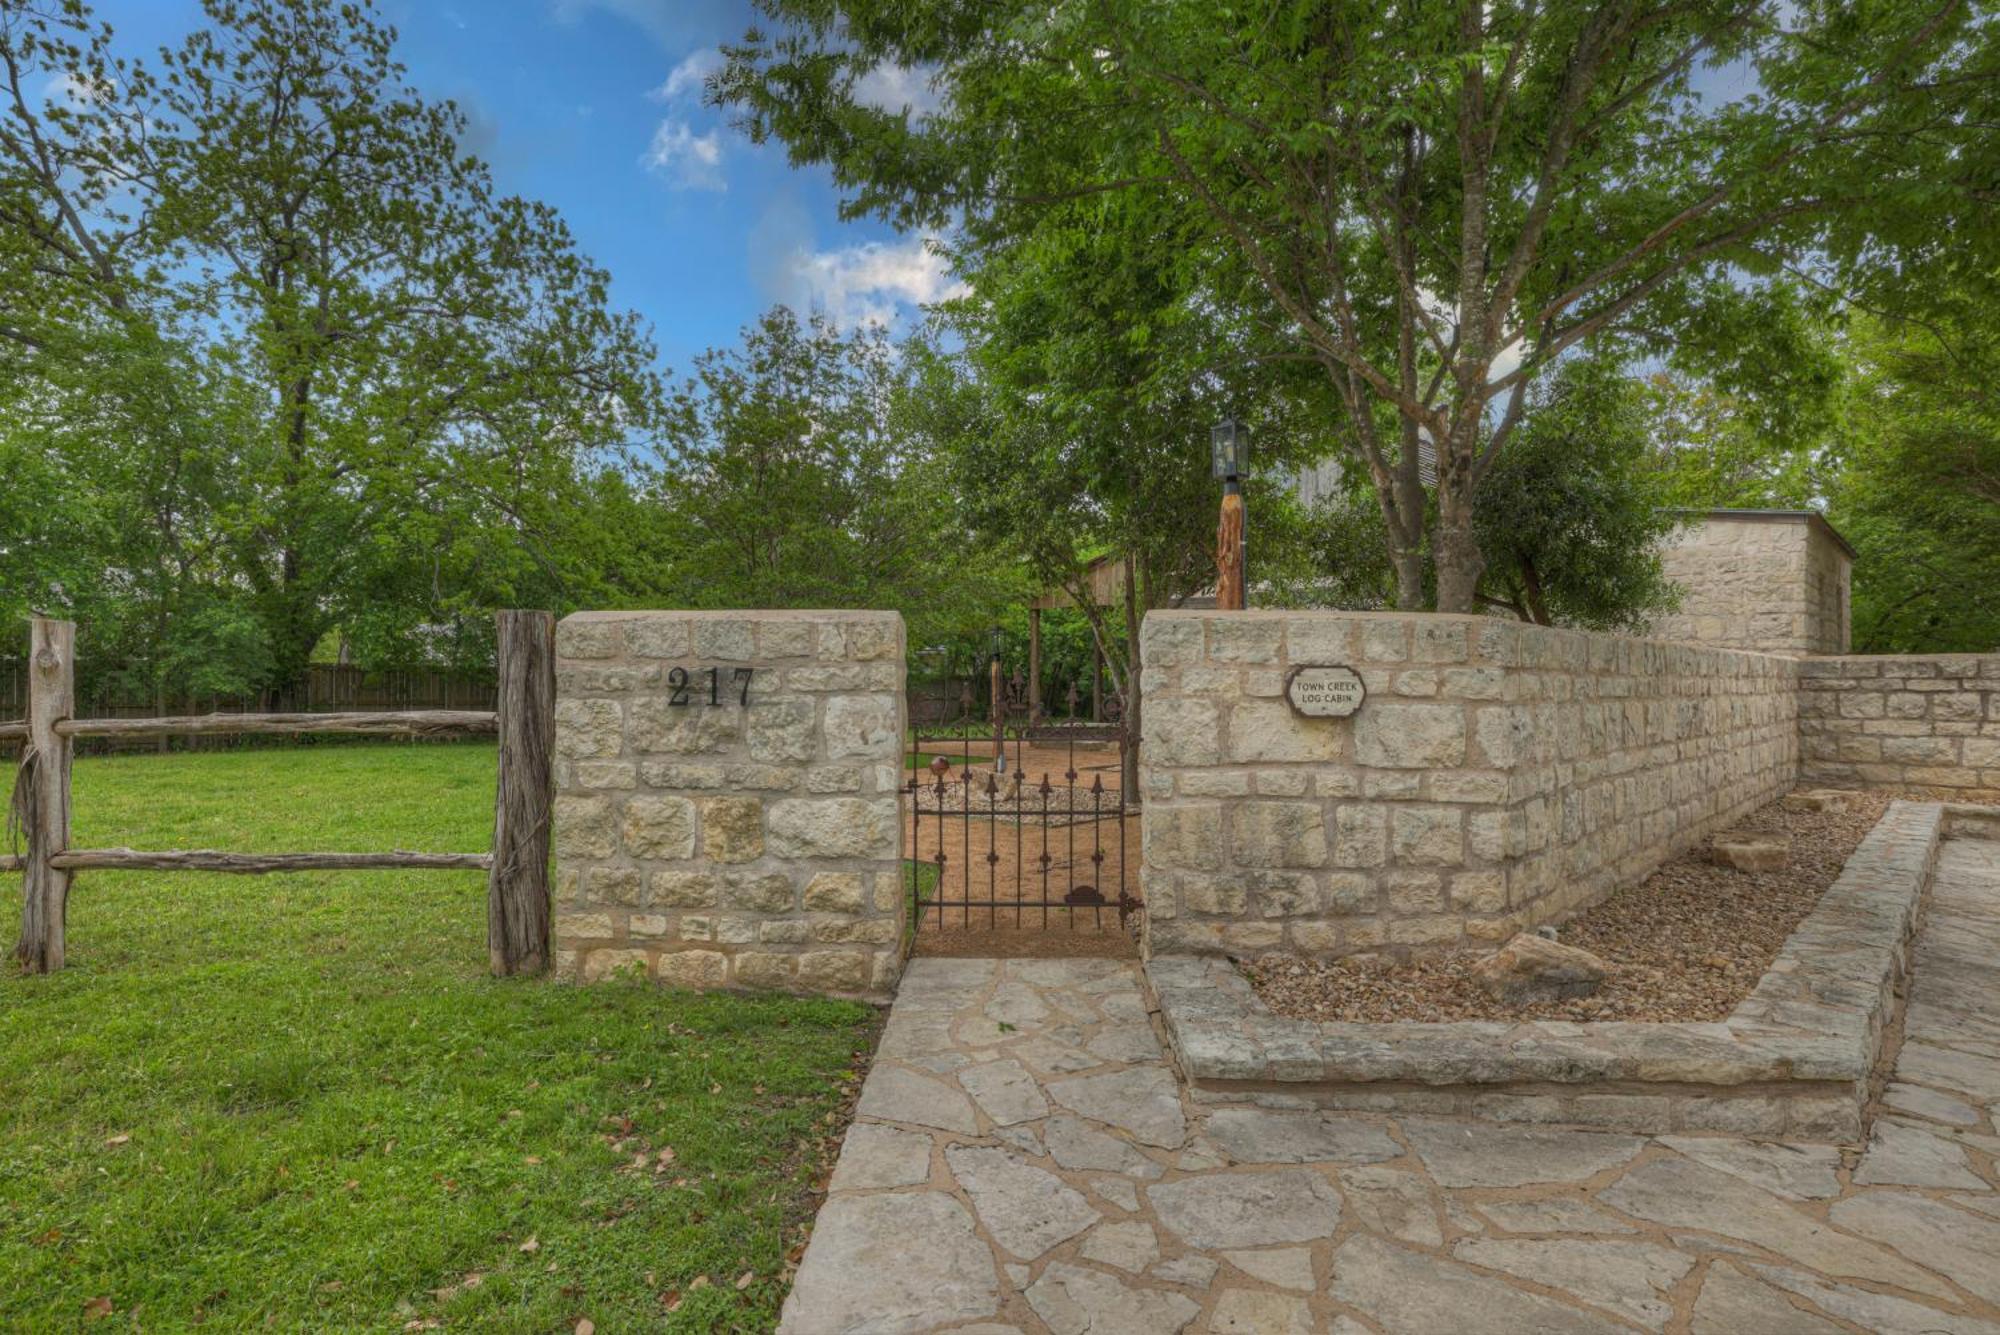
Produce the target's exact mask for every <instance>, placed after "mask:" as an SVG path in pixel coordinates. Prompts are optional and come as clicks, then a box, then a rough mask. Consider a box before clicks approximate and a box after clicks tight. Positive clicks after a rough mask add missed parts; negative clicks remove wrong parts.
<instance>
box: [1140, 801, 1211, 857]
mask: <svg viewBox="0 0 2000 1335" xmlns="http://www.w3.org/2000/svg"><path fill="white" fill-rule="evenodd" d="M1141 829H1142V830H1143V832H1144V843H1145V855H1146V864H1147V865H1148V866H1155V867H1179V868H1185V869H1186V870H1188V871H1219V870H1221V868H1222V855H1223V844H1222V807H1221V806H1220V805H1219V804H1217V803H1213V802H1205V803H1200V804H1196V805H1186V806H1149V807H1147V808H1146V815H1145V819H1144V820H1143V821H1142V822H1141Z"/></svg>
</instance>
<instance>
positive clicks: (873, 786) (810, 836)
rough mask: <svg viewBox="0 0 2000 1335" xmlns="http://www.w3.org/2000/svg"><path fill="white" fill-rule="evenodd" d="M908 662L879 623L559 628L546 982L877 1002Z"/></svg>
mask: <svg viewBox="0 0 2000 1335" xmlns="http://www.w3.org/2000/svg"><path fill="white" fill-rule="evenodd" d="M904 666H905V658H904V642H903V622H902V618H901V617H899V616H897V615H896V614H895V613H893V612H582V613H577V614H576V615H573V616H570V617H566V618H565V619H564V620H563V621H562V623H561V624H560V625H559V626H558V627H557V629H556V694H557V703H556V761H555V766H556V802H555V823H556V831H555V844H556V913H555V933H554V935H555V952H556V954H555V960H556V972H557V974H558V976H564V977H569V978H573V979H578V980H581V981H584V982H590V981H594V980H596V979H598V978H601V977H604V976H605V975H607V974H609V973H613V972H616V971H622V970H626V969H638V970H641V971H643V972H645V973H646V974H648V975H650V976H652V977H654V978H657V979H659V980H660V981H661V982H663V983H667V984H670V985H673V986H677V987H702V988H711V987H746V988H778V989H788V990H798V991H808V992H815V993H823V994H831V995H839V996H856V997H867V998H878V999H879V998H883V997H886V996H887V995H888V994H889V992H890V991H891V990H892V989H893V988H894V985H895V980H896V975H897V972H898V969H899V967H900V962H901V958H902V939H903V922H904V903H903V892H902V883H901V875H900V873H901V867H902V861H901V859H902V840H903V832H902V822H901V817H900V815H899V812H898V805H897V788H898V786H899V784H900V782H901V776H902V748H903V677H904ZM711 669H713V670H714V675H713V676H711ZM682 674H685V675H682Z"/></svg>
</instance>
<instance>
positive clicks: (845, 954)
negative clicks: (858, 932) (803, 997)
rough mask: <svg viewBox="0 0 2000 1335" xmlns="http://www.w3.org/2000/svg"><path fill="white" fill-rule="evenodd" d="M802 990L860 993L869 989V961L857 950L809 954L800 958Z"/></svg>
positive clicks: (815, 951)
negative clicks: (803, 988)
mask: <svg viewBox="0 0 2000 1335" xmlns="http://www.w3.org/2000/svg"><path fill="white" fill-rule="evenodd" d="M798 970H799V973H798V979H799V985H800V986H801V987H806V988H812V989H815V990H821V991H827V992H860V991H863V990H865V989H866V988H867V986H868V979H869V973H870V969H869V957H868V955H867V954H866V953H865V952H862V951H855V950H808V951H806V952H805V953H804V954H802V955H800V956H799V963H798Z"/></svg>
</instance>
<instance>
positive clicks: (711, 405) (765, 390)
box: [653, 306, 1017, 643]
mask: <svg viewBox="0 0 2000 1335" xmlns="http://www.w3.org/2000/svg"><path fill="white" fill-rule="evenodd" d="M903 375H904V372H903V371H902V369H901V368H900V367H899V365H898V361H897V358H896V355H895V351H894V349H893V348H892V347H891V345H890V343H889V340H888V337H887V335H886V334H885V333H884V332H883V331H881V330H879V329H872V328H864V329H858V330H856V331H854V332H852V333H849V334H842V333H841V331H840V330H838V329H837V328H835V327H834V325H833V324H831V323H830V322H829V321H827V320H826V319H824V318H823V317H819V316H814V317H812V318H810V319H808V320H806V321H803V322H802V321H801V320H800V319H799V318H798V317H797V316H796V315H795V314H793V313H792V312H791V311H790V310H789V309H787V308H786V307H783V306H779V307H775V308H773V309H772V310H771V311H769V312H767V313H766V314H765V315H764V316H763V318H762V319H761V320H759V321H758V323H757V324H756V325H755V326H754V327H752V328H750V329H747V330H745V331H744V336H743V343H742V346H741V347H737V348H727V349H715V350H711V351H709V352H707V353H704V354H703V355H702V356H701V357H700V358H699V359H697V361H696V370H695V374H694V376H693V377H692V378H691V379H690V380H689V381H688V382H687V384H686V385H685V386H683V387H682V389H681V390H680V391H679V393H678V394H676V396H675V398H674V403H673V407H672V412H671V415H670V417H669V419H668V422H667V425H666V428H665V431H664V437H663V446H664V448H663V450H662V452H661V454H660V456H659V458H658V459H657V460H656V461H655V462H654V464H653V486H654V489H655V501H656V503H657V506H658V509H657V511H656V518H655V522H657V523H661V524H664V525H666V526H668V528H669V532H670V534H671V536H670V538H669V539H668V550H669V553H670V555H669V556H668V562H669V573H668V574H667V576H666V578H667V581H668V586H669V588H670V589H671V590H672V594H673V597H674V598H675V599H676V601H677V603H678V604H679V605H681V606H686V607H891V608H897V609H900V610H902V611H903V612H904V614H905V615H906V616H907V617H908V618H909V619H910V622H911V631H912V636H913V638H914V639H916V640H917V641H918V642H919V643H921V642H922V641H923V640H924V639H925V638H926V637H927V636H929V635H932V634H935V633H940V632H944V631H949V630H952V629H963V628H965V627H966V626H973V627H977V628H979V629H981V630H983V629H984V628H985V626H987V625H989V624H990V623H991V621H992V616H993V612H994V610H995V609H996V608H997V607H998V606H999V605H1000V604H1001V603H1002V602H1004V601H1005V599H1006V598H1007V596H1008V595H1009V594H1011V593H1014V592H1017V590H1016V589H1015V588H1014V587H1013V586H1012V585H1011V584H1010V583H1009V581H1008V580H1007V578H1006V575H1005V572H1004V568H1003V562H1002V561H1001V559H1000V554H999V553H996V552H994V551H992V550H991V549H988V548H982V547H980V546H979V545H978V544H977V543H975V542H973V541H970V540H969V539H968V538H967V535H966V534H965V533H964V531H963V530H962V529H961V528H960V527H959V526H958V524H957V523H956V518H957V516H956V514H955V508H954V506H953V504H952V501H951V498H950V496H949V494H948V493H947V491H946V490H945V485H944V482H945V478H944V470H943V466H942V464H941V463H940V461H939V460H937V459H936V458H935V457H934V456H933V455H932V454H931V453H930V452H929V451H928V449H927V448H926V447H925V443H924V438H923V436H922V433H921V432H920V431H918V430H916V429H914V428H913V427H911V426H910V425H908V424H907V423H906V422H905V421H904V419H903V418H902V417H901V415H900V414H901V413H902V412H903V411H904V403H903V397H902V382H903Z"/></svg>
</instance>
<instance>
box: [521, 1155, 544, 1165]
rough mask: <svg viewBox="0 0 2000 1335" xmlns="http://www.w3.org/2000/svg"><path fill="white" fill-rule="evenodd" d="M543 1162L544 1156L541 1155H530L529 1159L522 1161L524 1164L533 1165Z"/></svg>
mask: <svg viewBox="0 0 2000 1335" xmlns="http://www.w3.org/2000/svg"><path fill="white" fill-rule="evenodd" d="M541 1161H542V1156H541V1155H539V1154H530V1155H529V1156H527V1158H525V1159H523V1160H522V1161H521V1162H523V1163H531V1164H533V1163H540V1162H541Z"/></svg>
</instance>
